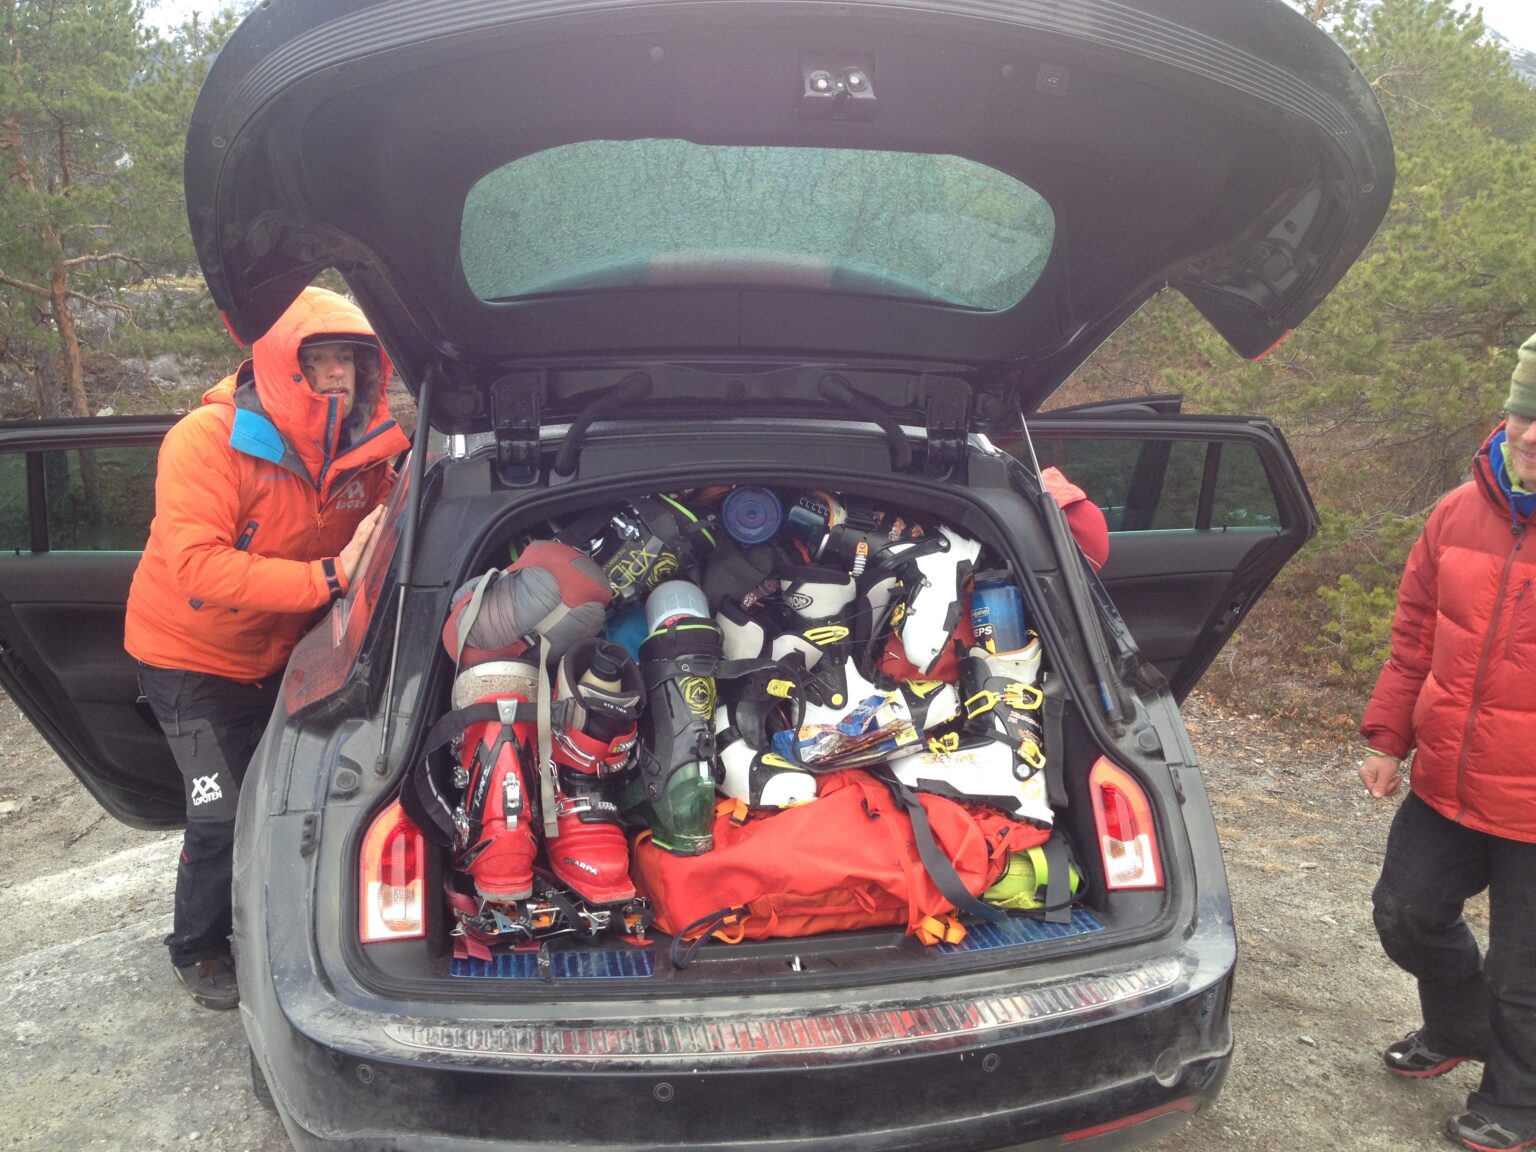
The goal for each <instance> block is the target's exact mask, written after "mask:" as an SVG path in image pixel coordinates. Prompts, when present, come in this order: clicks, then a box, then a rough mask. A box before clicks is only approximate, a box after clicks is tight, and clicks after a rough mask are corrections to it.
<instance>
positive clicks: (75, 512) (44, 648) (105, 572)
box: [0, 416, 184, 828]
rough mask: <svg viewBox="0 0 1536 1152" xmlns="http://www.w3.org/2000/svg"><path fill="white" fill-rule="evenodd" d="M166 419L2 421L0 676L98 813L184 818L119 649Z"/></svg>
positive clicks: (153, 823) (161, 743)
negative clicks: (97, 806) (97, 805)
mask: <svg viewBox="0 0 1536 1152" xmlns="http://www.w3.org/2000/svg"><path fill="white" fill-rule="evenodd" d="M174 420H175V418H174V417H172V416H144V417H107V418H96V419H84V420H43V421H37V420H29V421H26V422H24V423H23V422H7V423H5V424H0V686H3V687H4V688H5V690H6V691H7V692H9V693H10V695H11V698H12V699H13V700H15V701H16V704H17V706H18V707H19V708H20V709H21V711H22V712H23V714H25V715H26V717H27V719H29V720H31V721H32V723H33V724H34V725H36V726H37V729H38V731H40V732H41V733H42V734H43V735H44V736H45V737H46V738H47V740H48V742H49V743H50V744H51V745H52V746H53V748H54V750H55V751H57V752H58V754H59V756H60V757H61V758H62V759H63V761H64V763H65V764H67V765H68V766H69V768H70V770H71V771H72V772H74V774H75V775H76V776H77V777H78V778H79V780H80V782H81V783H82V784H83V785H85V787H86V789H87V790H88V791H89V792H90V793H91V795H92V796H94V797H95V798H96V799H97V800H98V801H99V802H100V803H101V805H102V807H104V808H105V809H106V810H107V811H108V812H110V813H111V814H112V815H113V816H115V817H117V818H118V819H119V820H122V821H124V822H125V823H128V824H131V825H133V826H135V827H138V828H167V827H173V826H176V825H179V824H180V823H182V814H183V811H184V805H183V802H182V796H181V777H180V776H179V775H178V773H177V771H176V766H175V763H174V762H173V761H172V759H171V754H170V749H169V748H168V747H167V745H166V743H165V740H164V738H163V737H162V736H161V734H160V729H159V726H158V725H157V724H156V723H155V720H154V716H153V715H152V714H151V713H150V710H149V708H148V706H147V705H146V704H144V703H142V702H141V701H140V699H139V687H138V676H137V671H136V666H135V664H134V661H133V659H132V658H131V657H130V656H129V655H128V653H127V652H125V651H124V650H123V615H124V609H125V605H126V604H127V601H128V585H129V583H130V581H131V580H132V579H133V571H134V569H135V568H136V567H137V565H138V562H139V554H140V552H141V551H142V549H143V546H144V541H145V540H146V539H148V536H149V525H150V520H151V519H152V518H153V516H154V505H155V457H156V454H157V453H158V451H159V447H160V440H161V438H162V437H163V436H164V435H165V432H166V430H167V429H168V428H170V426H171V424H172V423H174Z"/></svg>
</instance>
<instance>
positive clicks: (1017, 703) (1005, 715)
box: [890, 638, 1055, 826]
mask: <svg viewBox="0 0 1536 1152" xmlns="http://www.w3.org/2000/svg"><path fill="white" fill-rule="evenodd" d="M1039 676H1040V642H1039V639H1038V638H1036V639H1033V640H1032V641H1031V642H1030V644H1029V645H1027V646H1026V647H1024V648H1023V649H1020V650H1019V651H1017V652H1005V653H991V652H986V651H984V650H983V649H980V648H973V649H971V652H970V655H969V656H967V657H966V658H965V659H963V660H961V662H960V689H961V695H962V696H963V697H964V699H963V701H962V704H961V714H960V715H959V716H957V717H956V719H955V720H954V721H953V722H951V723H950V724H948V725H945V726H942V727H941V728H939V729H938V730H936V731H932V732H930V733H929V737H928V741H927V747H926V748H925V750H923V751H921V752H916V753H913V754H911V755H909V756H903V757H898V758H896V759H893V760H892V761H891V762H890V767H891V771H892V772H894V773H895V775H896V778H897V779H898V780H900V781H901V782H902V783H904V784H906V785H908V786H909V787H912V788H917V789H920V790H922V791H926V792H932V793H935V794H936V795H939V796H948V797H950V798H951V799H957V800H979V801H982V802H984V803H987V804H991V805H992V806H994V807H996V808H999V809H1001V810H1002V811H1004V812H1006V813H1008V814H1009V815H1010V816H1012V817H1014V818H1015V819H1018V820H1028V821H1031V822H1033V823H1036V824H1041V825H1046V826H1049V825H1051V824H1052V823H1053V821H1054V819H1055V816H1054V813H1053V812H1052V811H1051V806H1050V802H1049V799H1048V798H1047V794H1046V786H1045V772H1044V768H1045V744H1044V730H1043V725H1042V724H1041V721H1040V708H1041V704H1042V702H1043V699H1044V697H1043V696H1042V695H1041V693H1040V690H1039V689H1038V688H1036V687H1035V681H1036V680H1038V679H1039Z"/></svg>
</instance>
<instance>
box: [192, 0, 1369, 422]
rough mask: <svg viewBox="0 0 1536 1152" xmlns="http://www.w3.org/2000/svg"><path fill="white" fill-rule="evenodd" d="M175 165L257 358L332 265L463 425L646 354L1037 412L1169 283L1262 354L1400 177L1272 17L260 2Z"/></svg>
mask: <svg viewBox="0 0 1536 1152" xmlns="http://www.w3.org/2000/svg"><path fill="white" fill-rule="evenodd" d="M850 76H852V77H854V78H855V80H862V87H861V88H860V89H859V90H858V91H854V90H852V89H850V87H849V84H848V78H849V77H850ZM824 79H830V81H831V83H832V86H833V91H832V94H831V96H830V97H829V98H823V97H825V93H823V92H820V91H818V90H817V86H818V85H819V84H821V83H822V82H823V80H824ZM186 174H187V198H188V211H189V216H190V219H191V224H192V231H193V236H194V240H195V242H196V246H197V251H198V256H199V260H200V262H201V264H202V266H203V270H204V273H205V276H206V278H207V281H208V283H209V286H210V288H211V290H212V292H213V295H214V298H215V300H216V302H217V303H218V306H219V307H220V309H221V310H222V311H223V312H224V314H225V316H226V318H227V320H228V322H229V323H230V326H231V329H232V331H234V332H235V333H236V334H237V336H238V337H240V338H241V339H242V340H245V341H250V340H251V339H253V338H255V337H256V336H258V335H260V334H261V332H263V331H264V330H265V329H266V328H267V327H268V326H269V325H270V324H271V323H272V322H273V320H275V319H276V317H277V316H278V315H279V314H280V313H281V312H282V310H283V309H284V308H285V307H286V306H287V304H288V303H290V302H291V300H292V299H293V298H294V297H295V296H296V295H297V293H298V291H299V290H300V289H301V288H302V287H303V286H304V285H305V284H307V283H309V282H310V281H311V280H312V279H313V278H314V277H315V276H316V275H317V274H318V273H319V272H321V271H322V270H324V269H325V268H327V267H334V268H337V269H339V270H340V271H341V272H342V274H343V276H344V277H345V279H346V280H347V282H348V284H349V285H350V287H351V288H352V289H353V291H354V292H355V293H356V295H357V296H358V298H359V300H360V302H361V303H362V304H363V306H364V307H365V309H366V310H367V311H368V313H369V316H370V318H371V319H372V321H373V323H374V325H375V327H376V329H377V330H378V332H379V334H380V336H381V338H382V339H383V340H384V342H385V344H386V346H387V347H388V348H389V349H390V352H391V356H392V358H393V359H394V360H395V361H396V362H397V364H399V365H400V367H401V368H402V371H403V374H404V376H405V378H406V379H407V381H408V382H410V384H411V386H412V388H413V391H415V390H418V389H419V386H420V382H421V381H423V380H425V379H426V378H427V377H428V376H429V375H432V374H435V377H434V378H435V379H436V380H437V381H438V383H439V385H440V386H441V389H442V392H441V393H440V394H439V396H440V401H441V402H440V403H439V404H435V405H434V410H433V412H432V413H431V414H430V419H431V420H432V422H433V423H434V424H436V425H437V426H439V427H442V428H445V429H448V430H453V431H474V430H483V429H487V428H489V427H491V426H492V423H493V419H494V414H493V403H492V398H491V395H492V391H493V386H494V384H495V382H496V381H497V380H501V379H505V378H507V377H508V374H514V375H515V374H519V373H522V374H525V375H524V376H522V377H520V378H521V379H532V378H534V377H533V376H528V375H526V374H530V373H531V374H535V375H536V374H538V373H541V372H547V371H550V370H554V369H573V368H584V367H595V366H597V367H606V366H613V367H614V368H615V373H614V375H613V376H612V380H613V381H617V380H618V379H620V377H621V375H622V372H621V371H618V370H619V369H625V368H632V367H636V366H643V365H645V364H648V363H658V362H666V363H683V362H687V363H712V364H722V363H730V364H756V365H762V364H795V363H802V364H803V363H818V364H835V365H843V366H849V365H852V366H861V367H878V368H886V369H891V370H893V371H897V372H898V373H899V372H902V371H912V372H917V373H929V372H936V371H940V372H955V373H962V374H966V375H968V376H969V378H970V379H972V380H973V381H988V382H991V383H992V384H994V385H997V384H998V382H1001V384H1000V385H998V386H1000V387H1002V388H1004V389H1005V390H1006V395H1007V398H1008V399H1009V401H1010V403H1011V404H1013V405H1016V407H1017V408H1022V409H1023V410H1025V411H1030V410H1033V409H1034V408H1036V407H1037V406H1038V405H1039V403H1040V402H1041V401H1042V400H1043V399H1044V398H1045V397H1046V396H1048V395H1049V394H1050V392H1051V391H1052V390H1053V389H1054V388H1056V387H1057V386H1058V385H1059V384H1060V383H1061V381H1062V380H1064V379H1065V378H1066V376H1067V375H1069V374H1070V373H1071V371H1072V370H1073V369H1074V368H1075V367H1076V366H1077V365H1078V364H1080V363H1081V362H1082V360H1083V359H1085V358H1086V357H1087V355H1088V354H1089V353H1090V352H1091V351H1092V350H1093V349H1094V348H1095V347H1097V346H1098V344H1099V343H1101V342H1102V341H1103V340H1104V339H1105V338H1106V337H1107V336H1108V335H1109V334H1110V333H1111V332H1113V331H1114V329H1115V328H1116V327H1117V326H1118V325H1119V324H1120V323H1122V322H1123V321H1124V320H1125V318H1126V317H1128V316H1129V315H1130V314H1132V313H1133V312H1134V311H1135V310H1136V309H1137V308H1138V307H1140V305H1141V304H1142V303H1143V302H1144V301H1145V300H1146V299H1147V298H1148V297H1149V296H1150V295H1152V294H1153V293H1155V292H1157V291H1158V290H1160V289H1162V288H1163V287H1165V286H1171V287H1173V288H1175V289H1177V290H1179V291H1181V292H1183V293H1184V294H1185V295H1186V296H1187V297H1188V298H1189V299H1190V300H1191V301H1192V302H1193V303H1194V305H1195V306H1196V307H1197V308H1198V309H1199V310H1200V312H1201V313H1202V314H1203V315H1204V316H1205V318H1206V319H1207V320H1208V321H1209V322H1210V323H1211V324H1213V325H1214V326H1215V327H1216V329H1217V330H1218V331H1219V332H1220V333H1221V334H1222V335H1223V336H1224V337H1225V338H1226V339H1227V341H1228V342H1229V343H1230V344H1231V346H1232V347H1233V348H1234V349H1235V350H1236V351H1237V352H1238V353H1239V354H1241V355H1244V356H1248V357H1256V356H1259V355H1261V354H1262V353H1263V352H1265V351H1266V350H1267V349H1268V348H1270V347H1271V346H1272V345H1273V344H1274V343H1276V342H1277V341H1278V340H1279V339H1281V338H1283V336H1284V335H1285V334H1286V333H1287V332H1288V331H1289V330H1290V329H1292V328H1293V327H1295V326H1296V325H1297V324H1299V323H1300V322H1301V321H1302V320H1303V319H1304V318H1305V317H1306V316H1307V315H1308V314H1309V313H1310V312H1311V311H1312V309H1313V308H1315V307H1316V305H1317V304H1318V303H1319V302H1320V301H1321V300H1322V299H1323V298H1324V296H1325V295H1326V294H1327V292H1328V291H1329V290H1330V289H1331V288H1332V287H1333V286H1334V285H1335V284H1336V283H1337V281H1338V280H1339V278H1340V277H1341V276H1342V275H1343V274H1344V272H1345V271H1346V270H1347V269H1348V267H1349V266H1350V264H1351V263H1352V262H1353V261H1354V259H1355V258H1356V257H1357V256H1358V255H1359V253H1360V252H1361V250H1362V249H1363V248H1364V246H1365V244H1366V243H1367V242H1368V240H1369V239H1370V237H1371V235H1372V234H1373V233H1374V231H1375V229H1376V226H1377V225H1378V223H1379V222H1380V220H1381V218H1382V216H1383V214H1384V213H1385V211H1386V208H1387V205H1388V202H1389V200H1390V196H1391V189H1392V183H1393V175H1394V166H1393V157H1392V149H1391V140H1390V135H1389V133H1388V130H1387V127H1386V124H1385V120H1384V119H1383V117H1382V114H1381V110H1380V108H1379V106H1378V105H1377V103H1376V101H1375V99H1374V97H1373V96H1372V95H1371V92H1370V89H1369V86H1368V85H1367V84H1366V83H1365V81H1364V79H1363V78H1362V77H1361V76H1360V75H1359V73H1358V72H1357V71H1356V70H1355V69H1354V67H1353V66H1352V65H1351V64H1350V62H1349V60H1348V59H1347V57H1346V56H1345V54H1344V53H1343V51H1342V50H1340V49H1339V47H1338V46H1337V45H1336V44H1334V43H1333V41H1332V40H1331V39H1329V37H1328V36H1327V35H1326V33H1325V32H1323V31H1322V30H1320V29H1319V28H1317V27H1315V26H1313V25H1312V24H1311V23H1310V22H1309V21H1307V20H1306V19H1305V18H1304V17H1302V16H1301V15H1299V14H1298V13H1296V12H1294V11H1293V10H1291V9H1290V8H1289V7H1288V6H1286V5H1285V4H1282V3H1277V2H1272V0H1223V2H1222V3H1221V4H1210V3H1190V2H1189V0H1135V2H1133V3H1123V2H1116V3H1112V2H1110V0H1077V2H1075V3H1073V4H1070V5H1062V4H1044V3H1032V2H1023V0H1019V2H1012V3H1002V2H988V0H923V2H921V3H912V2H910V0H909V2H904V3H899V4H898V3H886V2H864V0H838V2H836V3H830V2H829V3H817V2H814V0H813V2H796V3H777V2H771V0H770V2H761V3H760V2H757V0H699V2H695V3H688V2H677V0H671V2H657V0H618V2H592V0H553V2H548V0H478V2H476V3H473V4H458V5H444V4H441V3H437V2H435V0H377V2H361V3H359V2H354V3H346V4H326V5H318V4H312V3H299V2H297V0H275V2H274V3H272V4H269V5H261V6H258V7H257V8H256V9H255V10H254V11H253V12H252V14H251V15H250V16H248V17H247V18H246V20H245V21H244V22H243V23H242V25H241V26H240V28H239V29H238V30H237V31H236V33H235V34H234V36H233V37H232V38H231V40H230V41H229V43H228V44H227V45H226V47H225V48H224V49H223V51H222V52H221V53H220V56H219V58H218V60H217V61H216V62H215V64H214V66H213V69H212V71H211V73H210V75H209V77H208V80H207V82H206V84H205V86H204V89H203V92H202V94H201V96H200V98H199V101H198V104H197V108H196V111H195V113H194V116H193V119H192V123H191V127H190V130H189V134H188V146H187V160H186ZM806 174H810V175H809V177H808V178H805V179H799V177H801V176H803V175H806ZM752 179H756V180H757V182H758V185H759V186H760V187H759V188H758V190H757V191H756V192H752V191H751V190H750V189H749V192H748V193H747V194H743V193H742V192H741V191H740V189H739V187H738V188H737V189H736V190H734V191H733V190H732V189H731V182H732V181H733V180H735V181H736V182H737V184H738V185H740V184H741V183H743V182H744V181H747V182H749V181H750V180H752ZM828 181H835V182H836V183H835V184H834V186H833V187H832V188H830V189H829V188H828V187H827V182H828ZM925 189H926V191H925ZM754 197H755V198H754ZM925 197H926V199H925ZM849 204H852V205H854V207H852V208H849V207H847V205H849ZM744 221H745V223H744ZM725 223H730V224H731V225H732V227H733V228H734V229H735V230H733V231H732V230H726V231H722V227H723V225H724V224H725ZM860 228H862V235H863V237H864V242H863V244H862V246H861V247H856V248H849V247H847V246H846V245H844V246H842V247H840V246H839V245H843V238H844V237H845V236H846V233H847V231H848V230H849V229H860ZM839 229H841V231H839ZM833 233H836V235H837V238H836V239H828V237H829V236H830V235H831V234H833ZM765 237H766V238H767V239H763V238H765ZM760 241H761V242H760ZM893 393H894V397H893V402H894V403H895V406H896V407H898V408H900V407H921V406H922V403H923V400H924V396H923V391H922V389H921V388H920V387H911V386H905V385H903V386H900V387H894V388H893ZM544 399H545V408H546V416H557V415H559V414H561V410H562V408H563V409H564V410H565V414H568V415H569V414H574V413H575V412H577V411H579V410H580V408H581V407H582V406H583V405H585V404H588V403H590V402H591V399H592V391H591V390H590V389H572V390H571V391H570V393H569V394H565V393H562V392H560V391H559V390H556V391H555V392H554V393H553V394H552V395H549V394H546V396H545V398H544ZM1015 410H1016V409H1015Z"/></svg>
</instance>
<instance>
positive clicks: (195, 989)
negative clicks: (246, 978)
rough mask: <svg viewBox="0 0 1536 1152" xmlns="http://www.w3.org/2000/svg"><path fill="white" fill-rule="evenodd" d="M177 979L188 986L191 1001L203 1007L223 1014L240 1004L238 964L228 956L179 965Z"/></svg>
mask: <svg viewBox="0 0 1536 1152" xmlns="http://www.w3.org/2000/svg"><path fill="white" fill-rule="evenodd" d="M176 979H178V980H180V981H181V982H182V983H183V984H185V985H186V986H187V991H188V992H190V993H191V994H192V999H193V1000H194V1001H196V1002H197V1003H198V1004H201V1005H202V1006H203V1007H204V1008H213V1009H217V1010H219V1011H223V1010H225V1009H228V1008H235V1007H237V1006H238V1005H239V1003H240V988H239V986H238V985H236V984H235V962H234V960H233V959H232V958H231V957H229V956H214V957H212V958H211V959H208V960H198V961H196V962H195V963H192V964H181V965H177V966H176Z"/></svg>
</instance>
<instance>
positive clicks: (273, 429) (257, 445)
mask: <svg viewBox="0 0 1536 1152" xmlns="http://www.w3.org/2000/svg"><path fill="white" fill-rule="evenodd" d="M229 446H230V447H231V448H233V449H234V450H235V451H237V452H244V453H245V454H246V455H247V456H255V457H256V458H258V459H260V460H270V461H272V463H274V464H281V463H282V462H283V453H284V451H285V449H286V445H285V444H284V443H283V434H282V433H281V432H279V431H278V430H277V425H276V424H274V423H272V421H271V420H268V419H267V418H266V417H265V416H263V415H262V414H261V413H260V412H253V411H251V410H250V409H249V408H240V407H238V406H237V407H236V408H235V423H234V427H232V428H231V429H230V430H229Z"/></svg>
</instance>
